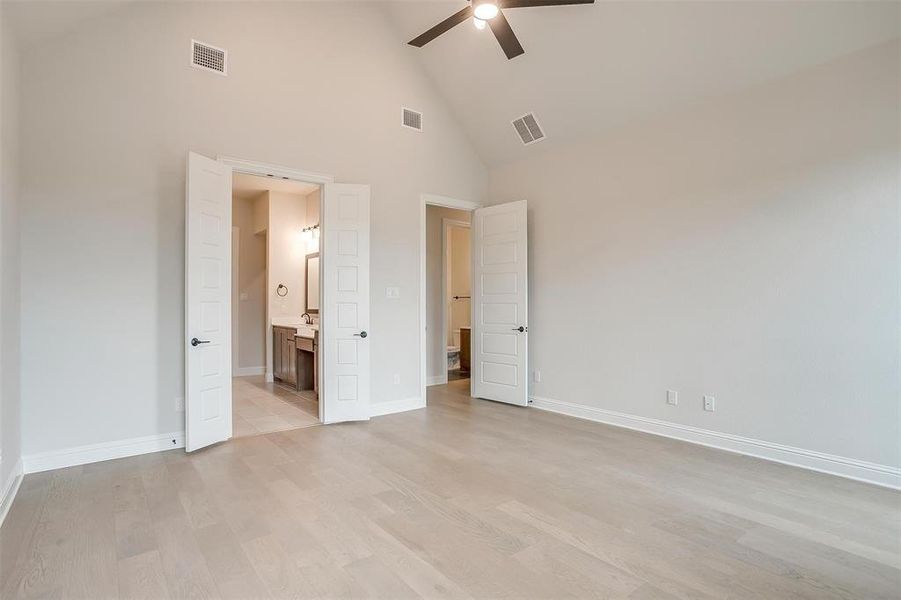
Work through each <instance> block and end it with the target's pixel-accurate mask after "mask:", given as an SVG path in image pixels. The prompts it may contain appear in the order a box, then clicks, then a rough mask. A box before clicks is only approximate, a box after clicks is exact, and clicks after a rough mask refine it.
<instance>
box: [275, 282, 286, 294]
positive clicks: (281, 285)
mask: <svg viewBox="0 0 901 600" xmlns="http://www.w3.org/2000/svg"><path fill="white" fill-rule="evenodd" d="M282 290H285V291H284V292H282ZM275 293H276V294H278V295H279V296H281V297H282V298H284V297H285V296H287V295H288V286H286V285H285V284H284V283H280V284H278V287H277V288H275Z"/></svg>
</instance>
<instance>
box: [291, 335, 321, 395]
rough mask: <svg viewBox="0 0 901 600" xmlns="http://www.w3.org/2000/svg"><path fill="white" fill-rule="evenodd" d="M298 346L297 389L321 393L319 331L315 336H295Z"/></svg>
mask: <svg viewBox="0 0 901 600" xmlns="http://www.w3.org/2000/svg"><path fill="white" fill-rule="evenodd" d="M294 341H295V347H296V348H297V359H296V360H297V390H298V391H301V390H313V391H315V392H316V393H317V394H318V393H319V332H316V333H315V334H314V337H312V338H308V337H301V336H298V337H296V338H295V340H294Z"/></svg>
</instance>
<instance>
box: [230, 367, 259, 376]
mask: <svg viewBox="0 0 901 600" xmlns="http://www.w3.org/2000/svg"><path fill="white" fill-rule="evenodd" d="M265 374H266V367H240V368H238V369H232V377H250V376H251V375H265Z"/></svg>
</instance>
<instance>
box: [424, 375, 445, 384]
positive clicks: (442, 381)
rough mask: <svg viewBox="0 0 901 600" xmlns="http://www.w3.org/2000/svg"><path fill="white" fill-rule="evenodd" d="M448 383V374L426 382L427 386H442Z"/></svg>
mask: <svg viewBox="0 0 901 600" xmlns="http://www.w3.org/2000/svg"><path fill="white" fill-rule="evenodd" d="M445 383H447V373H445V374H444V375H434V376H432V377H429V378H428V379H426V380H425V384H426V386H432V385H442V384H445Z"/></svg>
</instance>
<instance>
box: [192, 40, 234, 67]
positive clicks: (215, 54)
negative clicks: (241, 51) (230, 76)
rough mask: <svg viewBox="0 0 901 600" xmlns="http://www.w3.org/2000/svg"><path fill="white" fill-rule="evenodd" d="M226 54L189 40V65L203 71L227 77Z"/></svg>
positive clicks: (221, 50)
mask: <svg viewBox="0 0 901 600" xmlns="http://www.w3.org/2000/svg"><path fill="white" fill-rule="evenodd" d="M227 58H228V52H226V51H225V50H223V49H222V48H217V47H215V46H210V45H209V44H204V43H203V42H198V41H197V40H191V65H193V66H194V67H197V68H198V69H203V70H204V71H212V72H213V73H219V74H220V75H227V70H226V69H227V63H226V59H227Z"/></svg>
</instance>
